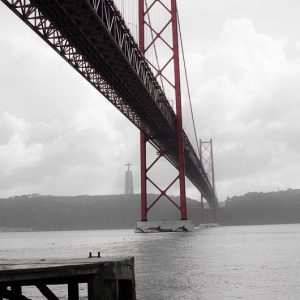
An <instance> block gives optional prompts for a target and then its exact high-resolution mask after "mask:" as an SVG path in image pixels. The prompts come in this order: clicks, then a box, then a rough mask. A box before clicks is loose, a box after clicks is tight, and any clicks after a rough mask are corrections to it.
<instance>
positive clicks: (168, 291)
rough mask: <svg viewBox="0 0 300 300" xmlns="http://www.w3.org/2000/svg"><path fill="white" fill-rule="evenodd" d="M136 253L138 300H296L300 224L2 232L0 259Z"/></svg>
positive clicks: (299, 293) (298, 292) (299, 292)
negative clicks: (189, 230) (137, 231)
mask: <svg viewBox="0 0 300 300" xmlns="http://www.w3.org/2000/svg"><path fill="white" fill-rule="evenodd" d="M90 251H93V252H94V253H95V254H96V252H98V251H101V255H102V256H135V272H136V283H137V296H138V299H149V300H152V299H201V300H219V299H222V300H224V299H225V300H226V299H295V300H296V299H300V224H296V225H268V226H237V227H218V228H208V229H203V230H196V231H195V232H193V233H156V234H135V233H133V231H132V230H101V231H63V232H29V233H25V232H15V233H10V232H9V233H8V232H6V233H4V232H2V233H0V258H39V259H40V258H49V257H87V256H88V252H90Z"/></svg>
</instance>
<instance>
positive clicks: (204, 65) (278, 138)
mask: <svg viewBox="0 0 300 300" xmlns="http://www.w3.org/2000/svg"><path fill="white" fill-rule="evenodd" d="M286 45H287V39H283V40H276V39H274V38H272V37H270V36H268V35H266V34H263V33H259V32H257V31H256V30H255V27H254V25H253V23H252V22H251V21H250V20H248V19H234V20H227V21H226V22H225V24H224V27H223V31H222V33H221V35H220V36H219V37H218V39H216V40H215V41H210V42H209V43H208V44H207V45H206V49H205V50H203V51H202V52H195V53H192V54H191V55H189V57H192V59H193V60H194V61H196V62H197V63H196V65H195V63H194V66H195V67H194V68H193V70H194V71H193V75H192V77H194V78H197V80H198V81H200V84H199V82H198V89H197V90H194V91H193V98H194V99H196V101H194V110H195V115H196V119H197V121H198V126H199V127H198V134H199V136H200V137H202V138H209V137H212V138H213V140H214V144H215V147H214V149H215V158H216V174H217V186H218V192H219V195H220V196H221V198H224V197H225V196H226V195H233V194H240V193H244V192H247V191H251V190H273V189H275V188H277V186H280V187H291V186H292V187H297V185H298V182H297V180H296V179H295V173H294V172H295V168H296V169H300V165H298V163H297V161H299V158H300V157H299V154H298V153H299V141H298V140H297V138H296V136H297V132H299V131H298V129H299V125H298V121H297V119H299V117H300V110H299V101H298V99H299V97H300V87H299V84H298V78H299V72H300V64H299V63H297V61H296V62H292V61H290V60H289V59H288V57H287V54H286ZM196 70H197V71H196ZM185 115H188V112H187V108H186V107H185ZM184 119H185V120H189V119H188V118H187V117H185V118H184ZM185 126H186V127H187V128H188V131H190V132H191V130H192V129H191V124H190V123H188V122H185ZM283 168H284V170H285V171H284V173H282V169H283ZM283 174H284V177H283Z"/></svg>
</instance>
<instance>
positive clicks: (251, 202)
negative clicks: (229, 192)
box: [220, 189, 300, 225]
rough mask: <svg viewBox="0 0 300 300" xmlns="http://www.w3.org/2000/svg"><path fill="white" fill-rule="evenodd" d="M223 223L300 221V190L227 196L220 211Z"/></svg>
mask: <svg viewBox="0 0 300 300" xmlns="http://www.w3.org/2000/svg"><path fill="white" fill-rule="evenodd" d="M220 223H221V224H223V225H253V224H257V225H259V224H285V223H300V190H299V189H297V190H292V189H288V190H286V191H279V192H270V193H256V192H252V193H247V194H245V195H244V196H235V197H232V198H227V200H226V201H225V208H224V209H222V210H221V213H220Z"/></svg>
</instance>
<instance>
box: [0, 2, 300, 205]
mask: <svg viewBox="0 0 300 300" xmlns="http://www.w3.org/2000/svg"><path fill="white" fill-rule="evenodd" d="M128 1H129V0H128ZM130 1H131V0H130ZM132 1H133V0H132ZM178 6H179V14H180V19H181V26H182V31H183V37H184V45H185V54H186V58H187V65H188V72H189V78H190V86H191V92H192V101H193V106H194V113H195V117H196V124H197V131H198V136H199V138H202V139H209V138H212V139H213V142H214V150H215V151H214V153H215V168H216V181H217V183H216V184H217V192H218V195H219V199H220V200H224V199H226V197H227V196H229V197H230V196H233V195H238V194H244V193H246V192H249V191H274V190H277V189H286V188H299V179H298V174H299V173H300V154H299V153H300V152H299V150H300V141H299V129H300V125H299V119H300V104H299V98H300V84H299V79H300V19H299V11H300V1H298V0H288V1H284V0H251V1H250V0H243V1H241V0H210V1H200V0H197V1H195V0H178ZM188 109H189V108H188V106H187V103H184V126H185V129H186V130H187V132H188V133H189V136H190V137H191V139H192V137H193V136H192V131H191V124H190V123H189V120H190V118H189V114H188ZM128 161H129V162H131V163H132V164H133V177H134V185H135V191H136V192H139V176H140V175H139V132H138V130H137V129H135V128H134V127H133V125H131V123H130V122H129V121H128V120H127V119H125V117H123V116H122V115H121V114H120V113H119V112H118V111H117V110H116V109H115V108H114V107H113V106H112V105H111V104H110V103H109V102H108V101H107V100H106V99H104V98H103V97H102V96H101V95H100V94H99V93H98V92H97V91H96V90H95V89H94V88H93V87H92V86H91V85H89V84H88V83H87V82H86V81H85V80H84V79H83V78H82V77H81V76H80V75H79V74H77V73H76V72H75V71H74V70H73V69H72V68H71V67H70V66H69V65H68V64H67V63H66V62H64V61H63V60H62V59H61V58H60V57H59V56H58V55H57V54H56V53H55V52H54V51H53V50H52V49H51V48H50V47H49V46H47V45H46V44H45V43H44V42H43V41H42V40H41V39H40V38H39V37H38V36H36V35H35V34H34V32H32V31H31V30H30V29H29V28H28V27H27V26H26V25H25V24H24V23H23V22H22V21H20V20H19V19H18V18H17V17H16V16H15V15H14V14H13V13H12V12H11V11H9V9H8V8H7V7H6V6H4V5H3V4H2V3H0V166H1V171H0V196H2V197H3V196H5V197H6V196H13V195H17V194H29V193H41V194H54V195H78V194H112V193H123V191H124V171H125V166H124V164H125V163H127V162H128ZM187 190H188V193H187V194H188V196H192V197H195V198H196V197H199V195H198V192H197V190H196V189H195V188H193V187H192V186H191V185H190V184H189V183H187ZM175 192H176V191H174V193H175Z"/></svg>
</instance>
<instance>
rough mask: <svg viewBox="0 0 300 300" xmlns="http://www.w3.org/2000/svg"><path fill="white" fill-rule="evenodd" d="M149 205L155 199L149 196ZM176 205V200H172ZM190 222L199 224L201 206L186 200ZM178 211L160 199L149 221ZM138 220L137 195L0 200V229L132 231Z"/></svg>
mask: <svg viewBox="0 0 300 300" xmlns="http://www.w3.org/2000/svg"><path fill="white" fill-rule="evenodd" d="M148 197H149V203H152V202H153V200H154V199H155V198H156V195H151V194H150V195H149V196H148ZM173 199H174V200H175V201H176V202H177V203H178V201H179V200H178V198H176V197H173ZM187 207H188V210H189V211H190V212H191V213H190V218H191V219H192V220H193V222H194V223H197V222H198V223H199V213H200V204H199V202H196V201H194V200H191V199H188V200H187ZM178 217H179V211H178V210H177V208H176V207H175V206H173V204H171V203H170V202H169V201H168V200H167V199H161V200H160V201H159V202H158V205H157V206H155V207H154V208H153V210H151V211H150V213H149V219H152V220H161V219H168V220H172V219H174V220H176V219H178ZM139 218H140V195H133V196H127V195H109V196H86V195H82V196H74V197H71V196H70V197H60V196H41V195H27V196H18V197H12V198H8V199H0V228H1V227H2V228H3V227H13V228H27V227H31V228H33V230H76V229H116V228H134V227H135V225H136V222H137V221H139Z"/></svg>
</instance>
